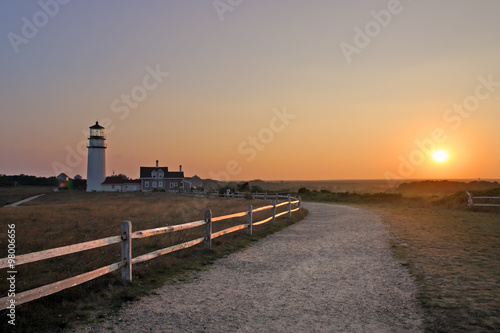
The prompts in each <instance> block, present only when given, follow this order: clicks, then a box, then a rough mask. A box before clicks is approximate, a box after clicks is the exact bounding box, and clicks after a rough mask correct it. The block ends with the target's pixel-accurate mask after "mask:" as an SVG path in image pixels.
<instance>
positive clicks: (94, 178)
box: [87, 121, 106, 192]
mask: <svg viewBox="0 0 500 333" xmlns="http://www.w3.org/2000/svg"><path fill="white" fill-rule="evenodd" d="M105 140H106V137H105V136H104V127H102V126H101V125H99V122H97V121H96V123H95V125H93V126H90V136H89V144H88V146H87V148H88V150H89V151H88V158H87V192H95V191H101V184H102V182H104V180H105V179H106V154H105V151H106V144H105V143H104V141H105Z"/></svg>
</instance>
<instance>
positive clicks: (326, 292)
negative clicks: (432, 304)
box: [78, 203, 423, 333]
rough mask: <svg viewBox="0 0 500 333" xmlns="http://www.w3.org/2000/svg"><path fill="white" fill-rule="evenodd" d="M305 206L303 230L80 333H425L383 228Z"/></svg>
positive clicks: (342, 211) (358, 215)
mask: <svg viewBox="0 0 500 333" xmlns="http://www.w3.org/2000/svg"><path fill="white" fill-rule="evenodd" d="M305 206H306V208H308V209H309V211H310V214H309V216H308V217H307V218H306V219H305V220H303V221H302V222H300V223H298V224H296V225H293V226H290V227H289V228H287V229H285V230H283V231H280V232H279V233H276V234H274V235H271V236H269V237H267V238H265V239H263V240H261V241H259V242H258V243H257V244H255V245H254V246H252V247H251V248H249V249H246V250H244V251H242V252H239V253H235V254H232V255H230V256H228V257H227V258H224V259H220V260H218V261H217V262H216V263H215V264H214V265H213V266H212V267H211V268H210V269H209V270H208V271H206V272H200V273H198V274H197V276H196V278H195V279H194V280H193V281H192V282H190V283H181V284H169V285H166V286H164V287H163V288H161V289H159V290H158V295H152V296H148V297H146V298H144V299H142V300H141V301H138V302H134V303H130V304H129V305H127V306H126V307H125V308H124V309H123V310H122V311H121V312H120V313H119V314H118V316H117V317H113V318H108V319H107V320H106V322H104V323H100V324H97V325H92V327H89V326H87V327H85V329H83V331H87V332H273V333H277V332H421V331H422V330H423V328H422V327H423V326H422V320H421V316H420V312H419V310H418V308H417V306H416V300H415V297H414V293H415V287H414V285H413V282H412V280H411V279H410V277H409V275H408V272H407V271H406V270H405V269H404V268H403V267H402V266H401V265H400V264H399V263H398V262H397V261H395V260H394V259H393V257H392V256H391V253H390V250H389V249H388V244H387V239H388V235H387V232H386V231H385V230H384V226H383V224H382V223H381V222H380V219H379V218H378V217H377V216H376V215H374V214H373V213H371V212H368V211H364V210H360V209H356V208H351V207H345V206H336V205H326V204H316V203H307V204H306V205H305ZM81 331H82V328H79V329H78V332H81Z"/></svg>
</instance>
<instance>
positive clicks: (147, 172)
mask: <svg viewBox="0 0 500 333" xmlns="http://www.w3.org/2000/svg"><path fill="white" fill-rule="evenodd" d="M160 170H161V171H163V172H164V173H165V174H167V172H168V167H158V168H155V167H141V171H140V177H141V178H151V172H153V171H156V172H158V171H160Z"/></svg>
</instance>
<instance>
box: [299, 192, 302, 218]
mask: <svg viewBox="0 0 500 333" xmlns="http://www.w3.org/2000/svg"><path fill="white" fill-rule="evenodd" d="M301 211H302V197H301V196H300V195H299V214H300V212H301Z"/></svg>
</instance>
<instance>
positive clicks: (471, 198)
mask: <svg viewBox="0 0 500 333" xmlns="http://www.w3.org/2000/svg"><path fill="white" fill-rule="evenodd" d="M465 193H467V197H468V204H469V207H500V204H490V203H477V202H475V201H474V200H475V199H483V200H484V199H487V200H488V199H491V200H500V197H485V196H474V195H472V193H470V192H469V191H468V190H465Z"/></svg>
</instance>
